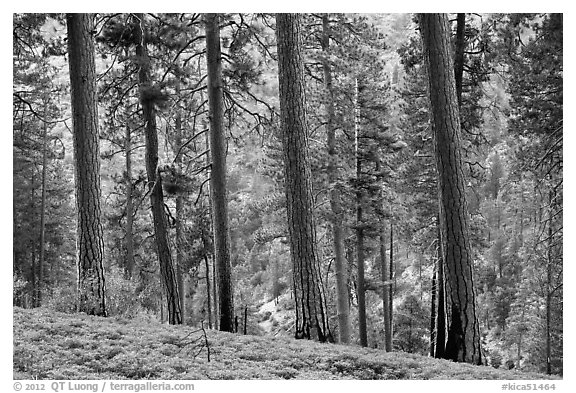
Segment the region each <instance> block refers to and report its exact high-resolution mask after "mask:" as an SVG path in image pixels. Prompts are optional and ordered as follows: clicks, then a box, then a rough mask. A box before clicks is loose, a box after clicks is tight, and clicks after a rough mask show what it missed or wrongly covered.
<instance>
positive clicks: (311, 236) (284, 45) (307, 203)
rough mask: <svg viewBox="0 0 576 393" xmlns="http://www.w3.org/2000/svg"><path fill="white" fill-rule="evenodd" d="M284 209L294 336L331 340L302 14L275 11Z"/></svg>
mask: <svg viewBox="0 0 576 393" xmlns="http://www.w3.org/2000/svg"><path fill="white" fill-rule="evenodd" d="M276 36H277V42H278V79H279V85H280V124H281V134H282V147H283V151H284V173H285V191H286V210H287V216H288V233H289V239H290V255H291V258H292V264H293V268H292V271H293V285H294V298H295V300H296V323H295V326H296V331H295V336H296V338H306V339H315V340H319V341H321V342H323V341H333V338H332V334H331V332H330V329H329V326H328V316H327V309H326V302H325V298H324V293H323V291H322V285H321V275H320V264H319V261H318V259H317V250H316V227H315V222H314V221H315V220H314V210H313V208H314V207H313V197H312V183H311V171H310V162H309V158H308V154H309V153H308V136H307V125H306V112H305V108H306V105H305V96H304V63H303V61H302V55H301V45H302V44H301V36H300V16H299V15H298V14H277V15H276Z"/></svg>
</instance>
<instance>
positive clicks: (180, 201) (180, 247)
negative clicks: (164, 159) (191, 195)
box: [174, 86, 186, 323]
mask: <svg viewBox="0 0 576 393" xmlns="http://www.w3.org/2000/svg"><path fill="white" fill-rule="evenodd" d="M176 94H177V95H178V96H179V95H180V86H176ZM174 132H175V141H174V146H175V149H174V150H175V151H174V152H175V153H176V154H177V156H176V158H175V159H174V163H175V165H176V175H177V176H181V175H182V172H183V168H182V154H178V153H179V151H180V149H181V148H182V115H181V113H180V110H178V111H177V113H176V118H175V120H174ZM176 180H178V179H176ZM183 222H184V196H183V195H182V192H177V193H176V279H177V281H178V293H179V294H180V309H181V310H182V323H186V307H185V304H184V303H185V299H186V291H185V288H184V282H185V279H186V278H185V272H184V245H185V242H184V226H183Z"/></svg>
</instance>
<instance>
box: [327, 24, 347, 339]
mask: <svg viewBox="0 0 576 393" xmlns="http://www.w3.org/2000/svg"><path fill="white" fill-rule="evenodd" d="M329 47H330V22H329V17H328V15H327V14H324V15H323V16H322V50H323V51H324V52H325V53H324V54H325V57H324V60H323V62H322V66H323V70H324V86H325V88H326V92H327V95H328V96H327V100H326V120H327V124H326V133H327V144H328V155H329V157H330V158H329V161H328V182H329V183H330V207H331V210H332V216H331V221H332V245H333V248H334V270H335V273H336V300H337V301H336V308H337V310H338V335H339V341H340V343H342V344H348V343H350V330H351V327H350V308H349V306H348V286H347V281H348V280H347V277H348V274H347V267H346V260H345V259H344V240H343V238H344V236H343V228H342V203H341V201H340V193H339V190H338V189H337V187H336V183H337V182H338V180H339V177H338V166H337V161H338V152H337V150H336V131H335V127H334V117H335V115H334V92H333V90H332V72H331V69H330V63H329V61H328V53H327V52H328V50H329Z"/></svg>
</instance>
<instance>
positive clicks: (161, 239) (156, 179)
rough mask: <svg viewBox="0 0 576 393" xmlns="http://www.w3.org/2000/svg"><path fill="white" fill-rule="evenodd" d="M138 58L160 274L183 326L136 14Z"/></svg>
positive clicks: (171, 317)
mask: <svg viewBox="0 0 576 393" xmlns="http://www.w3.org/2000/svg"><path fill="white" fill-rule="evenodd" d="M135 19H136V22H135V26H134V27H135V29H134V32H135V38H136V42H137V44H136V56H137V57H138V66H139V67H140V69H139V72H138V78H139V88H140V104H141V106H142V115H143V119H144V132H145V135H146V173H147V176H148V186H149V187H150V203H151V206H152V218H153V221H154V236H155V238H156V251H157V253H158V259H159V260H160V275H161V279H162V283H163V287H164V292H165V296H166V302H167V304H166V305H167V309H168V323H170V324H171V325H177V324H181V323H182V310H181V308H180V295H179V293H178V283H177V280H176V271H175V269H174V263H173V262H172V252H171V250H170V243H169V241H168V225H167V222H166V213H165V211H164V194H163V192H162V176H161V173H160V169H159V168H158V133H157V129H156V110H155V108H154V104H155V103H154V99H153V97H154V94H153V93H152V90H153V86H152V82H151V80H150V59H149V57H148V49H147V46H146V37H145V32H146V26H145V20H144V14H136V15H135Z"/></svg>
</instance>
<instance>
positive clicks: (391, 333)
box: [388, 218, 396, 351]
mask: <svg viewBox="0 0 576 393" xmlns="http://www.w3.org/2000/svg"><path fill="white" fill-rule="evenodd" d="M389 268H390V272H389V273H388V279H389V281H390V285H389V286H388V312H389V313H390V316H389V317H388V323H389V324H390V327H389V329H388V334H389V337H388V341H390V351H392V340H393V337H394V307H393V306H394V303H393V302H394V292H395V291H396V275H395V274H394V223H393V222H392V218H390V266H389ZM392 280H394V288H392Z"/></svg>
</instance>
